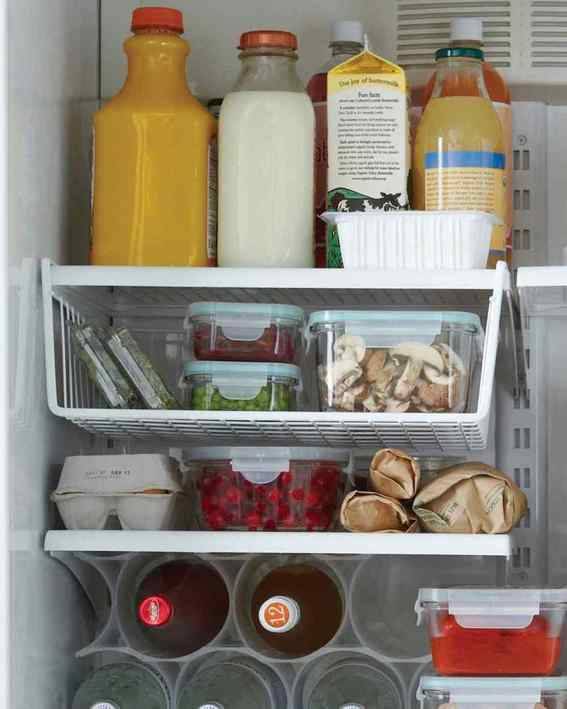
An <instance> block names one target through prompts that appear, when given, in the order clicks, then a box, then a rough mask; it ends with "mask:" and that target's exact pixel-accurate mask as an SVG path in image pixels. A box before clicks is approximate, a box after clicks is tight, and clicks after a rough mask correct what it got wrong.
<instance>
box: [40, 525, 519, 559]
mask: <svg viewBox="0 0 567 709" xmlns="http://www.w3.org/2000/svg"><path fill="white" fill-rule="evenodd" d="M44 549H45V551H48V552H64V551H67V552H81V551H82V552H195V553H201V554H204V553H225V554H341V555H353V554H365V555H384V554H389V555H407V554H411V555H419V556H500V557H509V556H511V551H512V541H511V536H510V535H507V534H495V535H488V534H363V533H361V534H352V533H350V532H271V533H270V532H163V531H160V532H146V531H126V530H116V531H114V530H112V531H110V530H102V531H98V530H97V531H90V530H78V531H69V530H62V531H50V532H47V534H46V536H45V542H44Z"/></svg>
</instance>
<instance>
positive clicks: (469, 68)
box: [431, 57, 489, 99]
mask: <svg viewBox="0 0 567 709" xmlns="http://www.w3.org/2000/svg"><path fill="white" fill-rule="evenodd" d="M451 96H471V97H480V98H486V99H488V98H489V96H488V91H487V89H486V84H485V83H484V76H483V71H482V61H481V60H480V59H472V58H470V57H449V58H446V59H438V60H437V64H436V76H435V86H434V88H433V92H432V94H431V98H447V97H451Z"/></svg>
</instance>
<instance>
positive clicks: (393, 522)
mask: <svg viewBox="0 0 567 709" xmlns="http://www.w3.org/2000/svg"><path fill="white" fill-rule="evenodd" d="M340 520H341V524H342V525H343V527H344V528H345V529H347V530H348V531H349V532H398V533H399V532H417V531H419V529H418V525H417V520H416V519H415V517H414V515H413V514H412V513H411V512H410V511H409V510H407V509H406V508H405V507H404V506H403V505H402V504H401V503H400V502H398V500H393V499H391V498H389V497H384V495H379V494H378V493H377V492H360V491H358V490H355V491H354V492H350V493H349V494H348V495H347V496H346V497H345V499H344V500H343V504H342V506H341V513H340Z"/></svg>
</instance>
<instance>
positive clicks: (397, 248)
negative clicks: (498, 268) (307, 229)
mask: <svg viewBox="0 0 567 709" xmlns="http://www.w3.org/2000/svg"><path fill="white" fill-rule="evenodd" d="M322 218H323V219H324V220H325V221H326V222H328V223H329V224H336V225H337V228H338V232H339V241H340V244H341V254H342V257H343V264H344V267H345V268H361V269H369V268H377V269H410V270H414V269H415V270H431V269H435V270H437V269H439V270H442V269H464V268H486V262H487V260H488V254H489V250H490V237H491V234H492V228H493V226H494V224H498V223H499V222H500V220H499V219H498V218H497V217H495V216H494V215H493V214H487V213H485V212H418V211H415V212H414V211H410V212H405V211H393V212H325V213H324V214H323V215H322Z"/></svg>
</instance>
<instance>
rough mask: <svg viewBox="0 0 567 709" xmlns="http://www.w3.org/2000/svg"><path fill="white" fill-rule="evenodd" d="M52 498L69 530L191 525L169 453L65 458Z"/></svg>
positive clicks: (146, 528) (177, 475)
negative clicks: (114, 523) (112, 522)
mask: <svg viewBox="0 0 567 709" xmlns="http://www.w3.org/2000/svg"><path fill="white" fill-rule="evenodd" d="M51 499H52V501H53V502H55V504H56V505H57V509H58V510H59V514H60V515H61V518H62V519H63V523H64V525H65V527H66V528H67V529H104V528H105V526H106V524H107V522H108V519H109V517H116V518H117V519H118V521H119V522H120V526H121V527H122V529H138V530H159V529H176V528H179V527H184V526H185V527H186V526H187V524H188V505H187V499H186V496H185V494H184V492H183V487H182V484H181V477H180V473H179V469H178V466H177V463H176V462H175V461H174V460H173V459H172V458H169V457H168V456H165V455H154V454H139V455H92V456H71V457H69V458H66V459H65V464H64V466H63V470H62V472H61V476H60V479H59V484H58V486H57V489H56V490H55V491H54V492H53V493H52V495H51Z"/></svg>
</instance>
